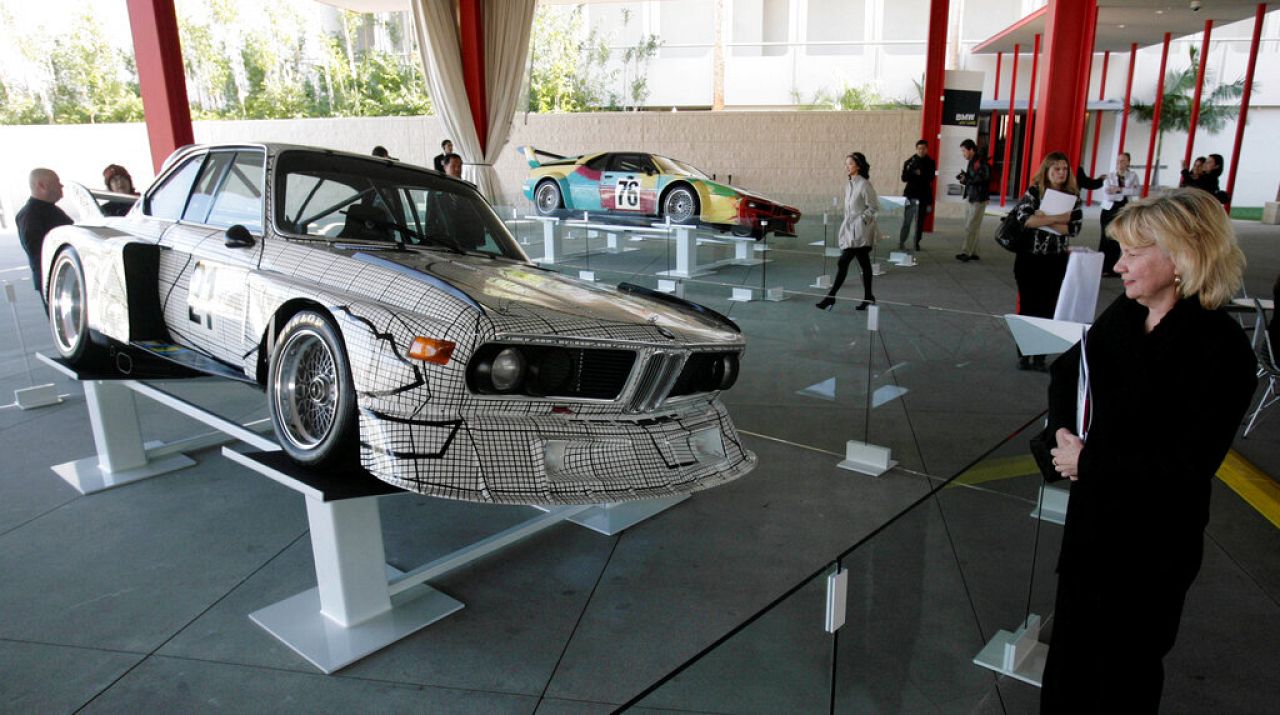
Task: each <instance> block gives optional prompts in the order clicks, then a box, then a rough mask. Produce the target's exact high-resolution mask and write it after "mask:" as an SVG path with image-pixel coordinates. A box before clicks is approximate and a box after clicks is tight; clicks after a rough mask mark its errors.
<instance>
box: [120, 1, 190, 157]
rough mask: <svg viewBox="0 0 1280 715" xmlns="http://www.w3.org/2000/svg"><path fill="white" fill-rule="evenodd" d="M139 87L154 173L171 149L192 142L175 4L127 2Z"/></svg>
mask: <svg viewBox="0 0 1280 715" xmlns="http://www.w3.org/2000/svg"><path fill="white" fill-rule="evenodd" d="M127 1H128V10H129V28H130V31H131V33H132V35H133V55H134V59H135V62H136V63H137V66H138V87H139V89H140V90H141V94H142V111H143V115H144V117H145V118H146V122H147V138H148V140H149V142H150V145H151V163H152V165H153V167H154V169H155V171H156V172H157V173H158V172H159V171H160V167H161V166H163V165H164V161H165V159H168V158H169V155H170V154H172V153H173V151H174V150H175V149H177V148H178V147H181V146H186V145H187V144H192V143H194V142H195V133H194V131H193V130H192V128H191V107H190V105H188V103H187V79H186V76H185V74H184V73H183V68H182V44H181V43H180V42H179V41H178V16H177V13H176V12H175V11H174V9H173V0H127Z"/></svg>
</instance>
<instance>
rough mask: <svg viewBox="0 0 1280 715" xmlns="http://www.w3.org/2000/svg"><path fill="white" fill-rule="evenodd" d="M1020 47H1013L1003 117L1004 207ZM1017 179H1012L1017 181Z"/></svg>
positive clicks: (1002, 171)
mask: <svg viewBox="0 0 1280 715" xmlns="http://www.w3.org/2000/svg"><path fill="white" fill-rule="evenodd" d="M1021 49H1022V46H1021V45H1018V44H1014V46H1013V71H1012V72H1010V73H1009V114H1008V115H1007V116H1006V117H1005V125H1004V126H1005V129H1004V162H1003V164H1004V165H1003V167H1002V168H1001V169H1000V205H1001V206H1004V202H1005V195H1006V194H1008V193H1009V156H1010V154H1011V152H1012V151H1013V118H1014V109H1013V102H1014V98H1016V97H1017V96H1018V54H1019V52H1020V51H1021ZM1017 179H1018V177H1016V176H1015V177H1014V181H1017Z"/></svg>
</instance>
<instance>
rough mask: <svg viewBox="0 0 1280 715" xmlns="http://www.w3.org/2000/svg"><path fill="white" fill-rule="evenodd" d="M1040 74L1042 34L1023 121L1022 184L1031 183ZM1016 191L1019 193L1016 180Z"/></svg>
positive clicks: (1032, 59) (1032, 66)
mask: <svg viewBox="0 0 1280 715" xmlns="http://www.w3.org/2000/svg"><path fill="white" fill-rule="evenodd" d="M1039 75H1040V36H1039V35H1036V39H1035V50H1033V51H1032V52H1031V91H1029V92H1027V116H1026V119H1025V120H1024V121H1023V122H1022V185H1023V186H1027V185H1029V184H1030V183H1031V166H1032V164H1031V139H1032V137H1033V133H1032V128H1033V127H1035V124H1036V81H1037V80H1038V77H1039ZM1014 184H1015V185H1014V187H1013V188H1014V193H1018V187H1017V182H1016V181H1015V182H1014Z"/></svg>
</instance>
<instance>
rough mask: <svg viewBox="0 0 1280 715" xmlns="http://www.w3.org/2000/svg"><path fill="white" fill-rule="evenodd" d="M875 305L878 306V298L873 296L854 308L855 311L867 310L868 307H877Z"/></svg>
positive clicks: (864, 299)
mask: <svg viewBox="0 0 1280 715" xmlns="http://www.w3.org/2000/svg"><path fill="white" fill-rule="evenodd" d="M875 304H876V297H875V296H874V295H873V296H871V297H870V298H863V299H862V302H861V303H859V304H858V307H857V308H854V310H866V309H867V306H868V305H875Z"/></svg>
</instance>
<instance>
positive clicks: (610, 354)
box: [562, 349, 636, 400]
mask: <svg viewBox="0 0 1280 715" xmlns="http://www.w3.org/2000/svg"><path fill="white" fill-rule="evenodd" d="M575 352H577V353H578V359H577V360H575V363H576V367H577V375H576V379H575V380H574V381H573V384H572V385H571V390H570V391H567V392H565V393H564V394H563V395H562V396H564V397H585V398H590V399H597V400H612V399H616V398H617V397H618V394H619V393H621V392H622V388H623V387H624V386H625V385H626V384H627V378H628V377H630V376H631V366H632V365H634V364H635V362H636V354H635V353H634V352H632V351H631V350H590V349H583V350H577V351H575Z"/></svg>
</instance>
